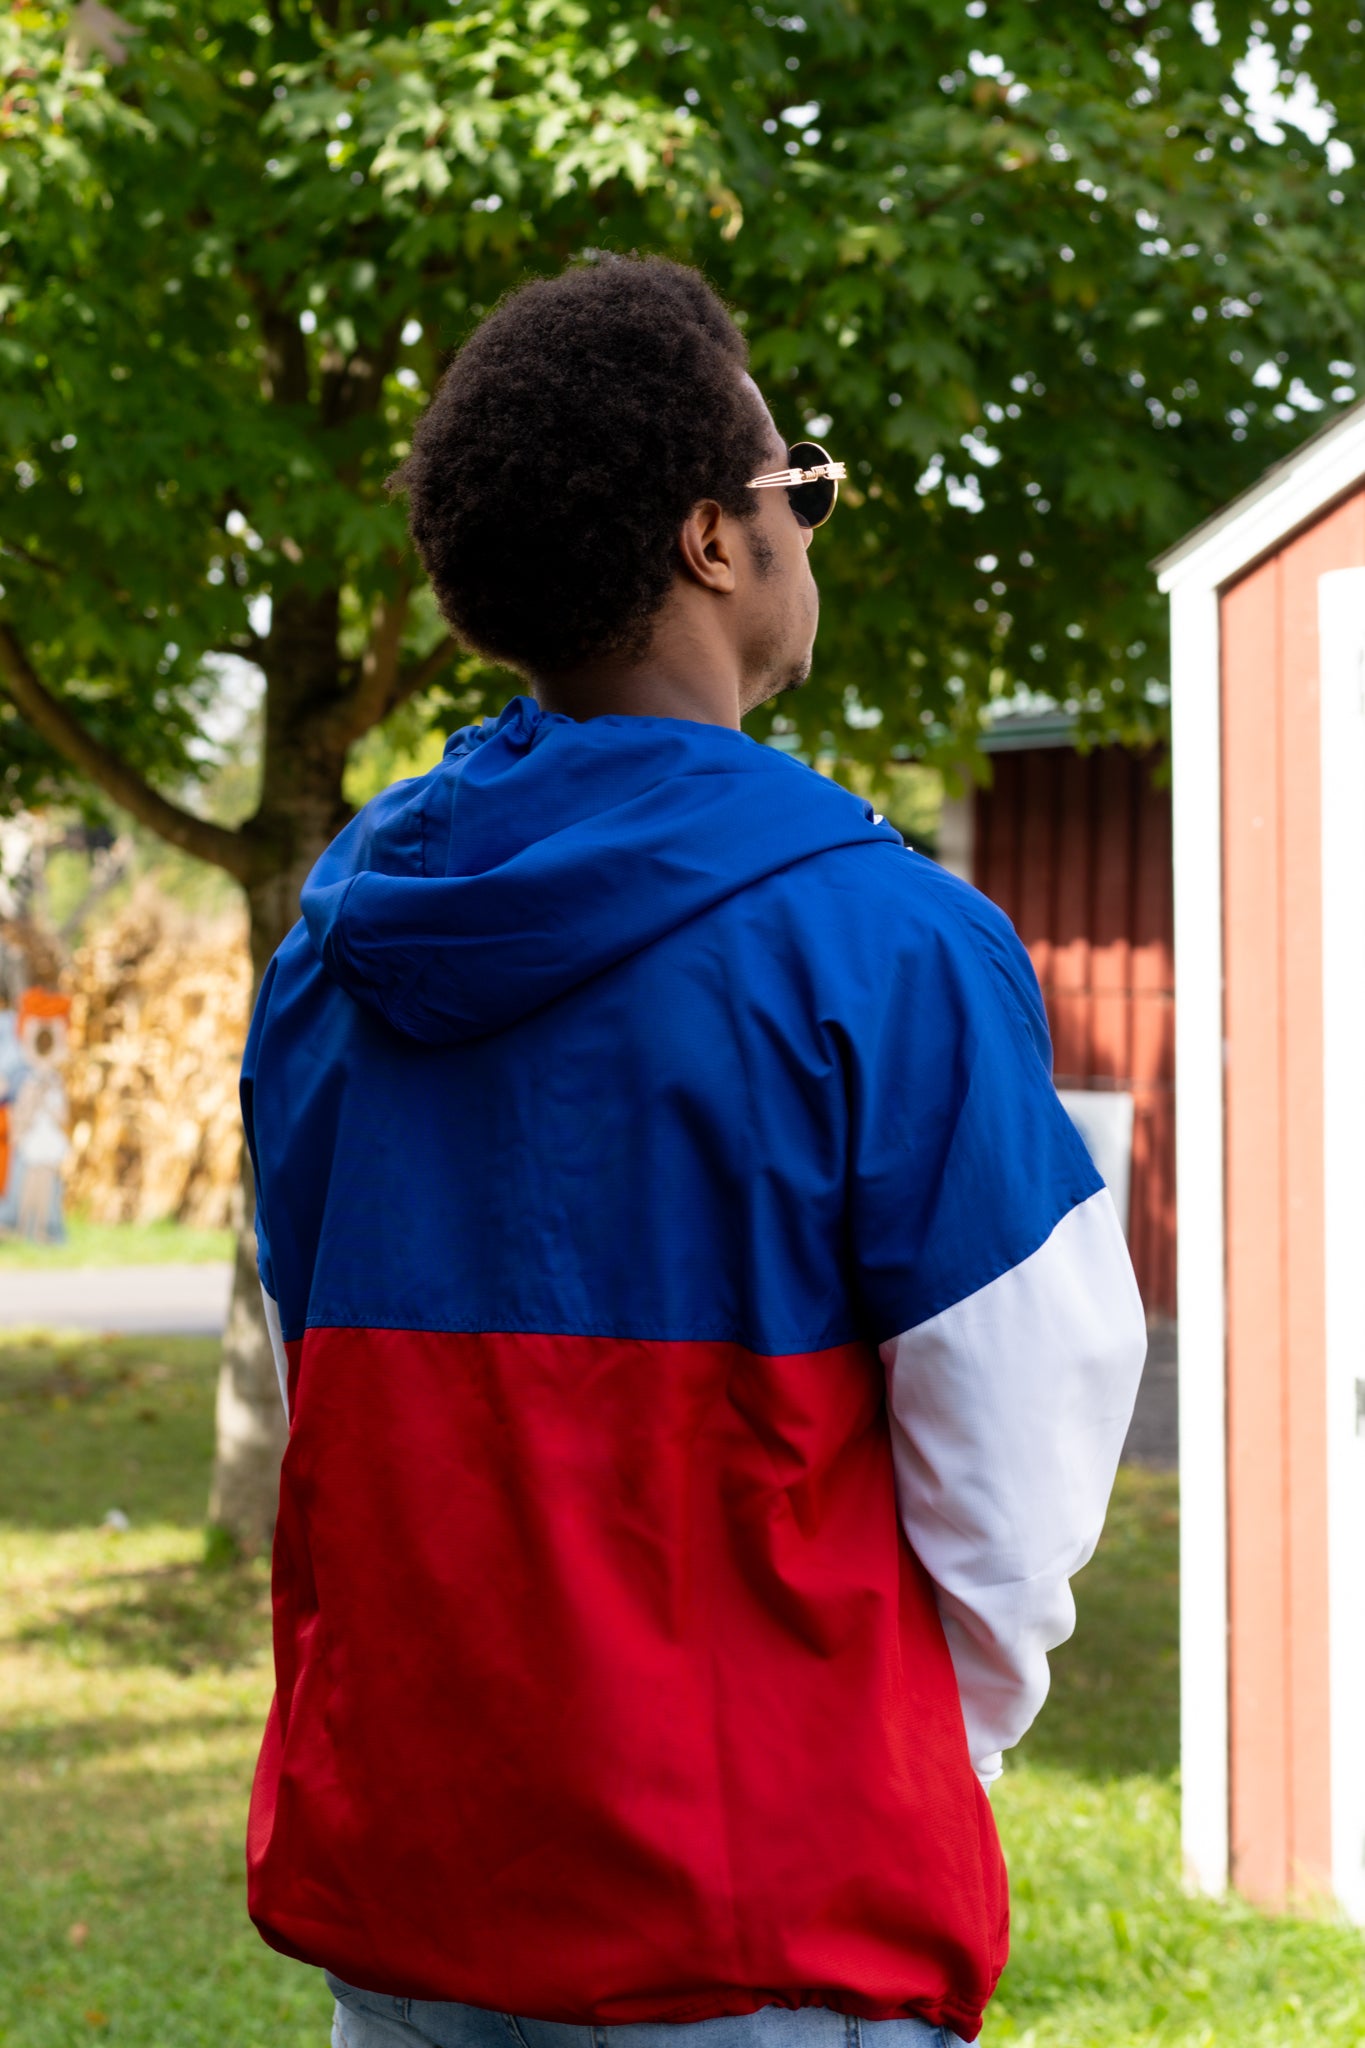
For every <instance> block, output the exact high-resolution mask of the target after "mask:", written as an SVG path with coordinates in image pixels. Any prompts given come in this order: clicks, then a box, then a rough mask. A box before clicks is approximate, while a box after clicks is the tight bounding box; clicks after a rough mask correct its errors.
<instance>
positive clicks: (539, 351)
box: [389, 256, 770, 675]
mask: <svg viewBox="0 0 1365 2048" xmlns="http://www.w3.org/2000/svg"><path fill="white" fill-rule="evenodd" d="M747 360H748V350H747V349H746V347H745V343H744V338H743V336H742V335H741V334H740V332H739V330H738V328H737V327H736V326H735V324H734V322H733V320H731V318H730V316H729V314H728V313H727V312H726V310H725V307H724V306H723V305H722V304H721V302H720V300H719V299H718V298H717V297H716V294H715V293H714V292H713V291H712V289H711V287H710V286H709V285H708V284H707V283H706V281H705V279H704V278H703V277H701V276H700V275H699V274H698V272H697V271H695V270H689V269H687V268H686V267H685V266H683V265H682V264H679V263H669V262H666V261H664V260H663V259H662V258H660V257H638V256H628V257H626V256H609V257H599V258H598V259H597V260H596V261H593V262H589V263H580V264H576V265H574V266H573V267H572V268H570V269H568V270H566V271H564V272H562V273H561V275H560V276H558V277H553V278H545V279H541V280H538V281H536V282H535V283H532V284H527V285H523V286H521V287H520V289H518V290H516V291H514V292H511V293H509V295H508V296H507V297H506V298H505V299H503V300H502V302H501V303H500V304H499V305H498V306H496V307H495V308H494V310H493V312H492V313H490V314H489V316H488V318H487V319H486V320H485V321H484V322H483V324H482V325H481V326H480V327H478V328H477V329H476V330H475V332H474V333H473V334H472V335H471V336H470V338H469V340H468V341H467V342H466V343H465V345H464V347H463V348H462V349H461V350H460V351H459V353H458V355H456V356H455V358H454V360H453V361H452V362H451V364H450V366H449V368H448V369H447V371H446V373H445V376H444V377H443V379H442V381H441V384H440V386H439V388H438V390H437V392H436V396H435V397H434V398H433V400H432V402H431V405H430V407H429V408H428V410H427V412H426V414H425V415H424V416H423V418H422V420H421V421H420V422H419V424H418V427H417V431H416V433H415V434H414V436H413V444H412V453H411V455H409V457H408V459H407V461H406V462H405V463H404V464H403V466H402V468H401V469H399V470H398V471H397V472H396V473H395V474H394V476H393V477H391V478H390V480H389V482H390V488H391V489H394V490H402V491H406V492H407V495H408V518H409V525H410V527H411V531H412V537H413V540H414V541H415V542H416V545H417V550H418V553H419V554H420V555H421V557H422V562H423V565H424V566H425V568H426V572H427V574H428V576H429V577H430V579H431V584H432V588H433V590H434V591H435V593H436V599H437V602H438V603H439V605H440V607H441V610H442V611H443V612H444V614H445V616H446V618H447V620H448V621H449V623H450V625H451V628H452V630H453V631H454V633H455V635H456V637H457V638H458V639H460V640H461V641H463V642H464V643H465V644H466V645H467V646H469V647H472V648H475V649H477V650H478V651H479V652H480V653H482V654H486V655H489V656H491V657H492V658H493V659H494V660H496V661H500V662H505V663H506V664H507V665H508V666H509V667H512V668H518V669H522V670H524V671H526V672H528V673H530V674H532V675H534V674H538V673H539V674H547V675H548V674H553V673H555V672H556V671H561V670H564V669H567V668H572V667H575V666H577V665H578V664H579V663H581V662H583V661H587V660H590V659H591V658H593V657H594V656H597V655H603V654H611V653H626V654H631V655H636V654H639V653H642V652H643V651H644V648H645V647H646V646H647V645H648V641H649V633H650V624H651V621H652V620H653V618H654V616H655V614H656V613H657V612H658V610H659V608H660V606H661V605H662V603H663V601H664V598H665V596H666V595H667V592H668V588H669V584H670V581H671V579H672V576H673V572H674V565H675V561H676V546H677V535H678V530H679V528H680V527H681V525H682V523H683V521H684V520H685V519H686V517H687V515H688V513H689V512H690V511H691V509H692V507H693V506H694V505H695V504H696V503H697V501H698V500H699V499H701V498H713V499H715V501H716V502H717V503H718V504H719V505H721V506H722V507H723V508H724V510H725V511H727V512H731V513H734V514H735V515H737V516H738V517H740V518H746V517H748V516H750V515H751V514H752V513H753V512H754V510H755V509H756V501H755V498H754V495H753V493H752V492H750V491H747V490H746V489H745V485H746V483H747V481H748V479H749V478H750V477H751V476H753V475H755V474H756V473H757V472H758V471H759V470H761V469H762V468H763V467H764V466H765V460H766V455H767V437H768V434H769V432H770V429H769V426H768V422H767V419H766V416H765V414H764V411H763V408H762V406H761V405H760V403H759V401H758V400H757V398H756V397H755V395H754V393H753V391H752V389H751V388H750V387H748V386H747V385H746V384H745V383H744V382H743V381H742V380H743V372H744V368H745V364H746V362H747Z"/></svg>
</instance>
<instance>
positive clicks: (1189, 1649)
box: [1171, 584, 1228, 1892]
mask: <svg viewBox="0 0 1365 2048" xmlns="http://www.w3.org/2000/svg"><path fill="white" fill-rule="evenodd" d="M1219 660H1220V652H1219V613H1218V594H1217V592H1216V591H1215V590H1212V589H1207V588H1200V587H1198V586H1192V585H1189V584H1185V585H1182V586H1181V587H1180V588H1179V589H1178V590H1177V591H1176V592H1175V593H1174V595H1173V597H1172V599H1171V763H1172V811H1173V834H1174V851H1175V988H1176V1004H1175V1083H1176V1088H1175V1102H1176V1209H1177V1222H1178V1238H1177V1252H1176V1283H1177V1305H1178V1310H1179V1318H1180V1761H1181V1784H1182V1788H1183V1790H1182V1799H1181V1835H1182V1841H1183V1845H1184V1852H1185V1867H1186V1871H1187V1874H1188V1876H1189V1877H1190V1879H1191V1881H1192V1882H1193V1883H1194V1884H1196V1885H1198V1886H1200V1887H1201V1888H1202V1889H1204V1890H1206V1891H1214V1892H1217V1891H1222V1890H1223V1889H1224V1887H1225V1886H1226V1884H1227V1879H1228V1598H1227V1571H1228V1552H1227V1430H1226V1395H1225V1376H1226V1348H1227V1337H1226V1298H1225V1271H1224V1256H1225V1255H1224V1228H1223V1201H1224V1190H1223V857H1222V855H1223V849H1222V747H1221V707H1220V689H1219Z"/></svg>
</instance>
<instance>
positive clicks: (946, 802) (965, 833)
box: [938, 789, 976, 882]
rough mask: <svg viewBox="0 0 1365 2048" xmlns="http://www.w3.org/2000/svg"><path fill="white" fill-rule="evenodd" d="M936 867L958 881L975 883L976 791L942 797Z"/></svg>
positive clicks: (970, 790) (971, 790)
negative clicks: (944, 869)
mask: <svg viewBox="0 0 1365 2048" xmlns="http://www.w3.org/2000/svg"><path fill="white" fill-rule="evenodd" d="M938 864H939V866H940V867H941V868H947V870H948V873H949V874H950V875H956V876H957V878H958V880H959V881H960V882H975V880H976V791H975V790H974V789H969V790H968V791H967V792H966V793H965V795H963V796H945V797H944V799H943V809H942V810H941V811H940V813H939V820H938Z"/></svg>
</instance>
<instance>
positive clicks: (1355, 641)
mask: <svg viewBox="0 0 1365 2048" xmlns="http://www.w3.org/2000/svg"><path fill="white" fill-rule="evenodd" d="M1318 620H1319V629H1320V633H1321V662H1322V671H1321V678H1322V700H1321V701H1322V713H1321V717H1322V998H1323V1002H1322V1022H1323V1102H1324V1131H1323V1163H1324V1171H1325V1176H1326V1185H1325V1196H1326V1201H1325V1205H1324V1215H1325V1240H1326V1241H1325V1246H1324V1251H1325V1268H1326V1270H1325V1284H1326V1323H1327V1531H1328V1602H1329V1606H1328V1613H1329V1637H1330V1651H1329V1654H1330V1674H1331V1675H1330V1687H1331V1772H1332V1793H1331V1800H1332V1881H1333V1885H1334V1887H1335V1890H1336V1894H1337V1898H1338V1900H1339V1901H1340V1903H1341V1905H1342V1906H1344V1907H1345V1909H1346V1911H1347V1912H1348V1913H1350V1915H1351V1916H1352V1918H1353V1919H1355V1920H1360V1921H1365V1434H1362V1431H1365V1416H1363V1415H1362V1412H1361V1409H1362V1401H1363V1400H1365V568H1360V569H1337V570H1334V571H1333V572H1332V573H1331V574H1330V575H1327V576H1323V577H1321V578H1320V579H1319V583H1318Z"/></svg>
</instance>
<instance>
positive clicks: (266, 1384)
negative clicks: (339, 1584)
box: [208, 847, 322, 1557]
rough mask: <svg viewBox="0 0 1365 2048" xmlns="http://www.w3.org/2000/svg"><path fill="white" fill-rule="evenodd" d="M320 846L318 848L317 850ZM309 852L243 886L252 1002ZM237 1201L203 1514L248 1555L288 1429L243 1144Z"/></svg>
mask: <svg viewBox="0 0 1365 2048" xmlns="http://www.w3.org/2000/svg"><path fill="white" fill-rule="evenodd" d="M321 851H322V848H321V847H318V848H317V852H321ZM313 858H315V855H314V854H312V853H311V852H310V855H309V857H308V858H306V859H305V860H304V861H303V862H302V863H300V864H299V865H298V866H297V867H295V866H292V865H291V869H290V870H289V872H288V873H286V874H281V875H276V876H272V877H271V878H270V879H269V880H268V881H267V882H265V883H264V884H263V885H261V886H260V887H258V888H252V889H248V891H247V901H248V905H249V908H250V913H251V963H252V1002H253V1005H254V1003H255V999H256V995H257V993H258V991H259V989H260V986H261V981H262V978H263V977H264V974H265V970H266V968H267V967H268V966H269V964H270V961H271V958H272V956H273V954H274V952H275V949H276V947H277V946H278V945H279V944H280V942H281V940H282V939H284V938H285V937H286V935H287V934H288V932H289V930H290V927H291V926H292V924H293V922H294V920H295V918H296V917H297V916H298V892H299V889H300V888H301V887H302V885H303V882H304V880H305V879H306V877H307V874H308V870H309V868H311V866H312V864H313ZM300 869H301V871H300ZM238 1200H239V1203H240V1208H239V1210H238V1213H237V1217H236V1223H237V1246H236V1254H235V1258H234V1262H233V1271H232V1297H231V1300H230V1302H229V1305H228V1318H227V1325H226V1328H225V1329H224V1331H223V1352H222V1358H221V1361H220V1363H219V1367H218V1400H217V1408H216V1415H215V1441H214V1460H213V1480H212V1483H211V1485H210V1488H209V1511H208V1513H209V1526H210V1528H211V1529H212V1530H215V1531H218V1532H221V1534H222V1535H223V1536H226V1537H227V1538H228V1539H230V1545H231V1548H232V1549H233V1550H235V1551H237V1552H238V1553H240V1554H241V1555H243V1556H247V1557H250V1556H252V1555H254V1554H255V1553H256V1552H257V1551H260V1550H264V1549H265V1548H266V1547H267V1546H268V1545H269V1543H270V1540H271V1537H272V1535H273V1534H274V1529H275V1513H276V1508H277V1505H278V1495H279V1477H280V1459H281V1458H282V1457H283V1455H284V1446H285V1440H286V1438H287V1436H288V1433H289V1432H288V1426H287V1424H286V1421H285V1414H284V1405H283V1403H282V1402H281V1400H280V1384H279V1378H278V1376H277V1374H276V1371H275V1357H274V1353H273V1351H272V1350H271V1347H270V1337H269V1334H268V1332H267V1330H266V1327H265V1311H264V1307H263V1304H262V1300H261V1283H260V1278H259V1275H258V1273H257V1270H256V1230H255V1224H254V1221H253V1219H254V1217H255V1213H256V1188H255V1182H254V1180H253V1177H252V1172H251V1158H250V1154H249V1153H248V1152H247V1149H246V1146H245V1145H243V1146H242V1177H241V1185H240V1192H239V1196H238Z"/></svg>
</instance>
